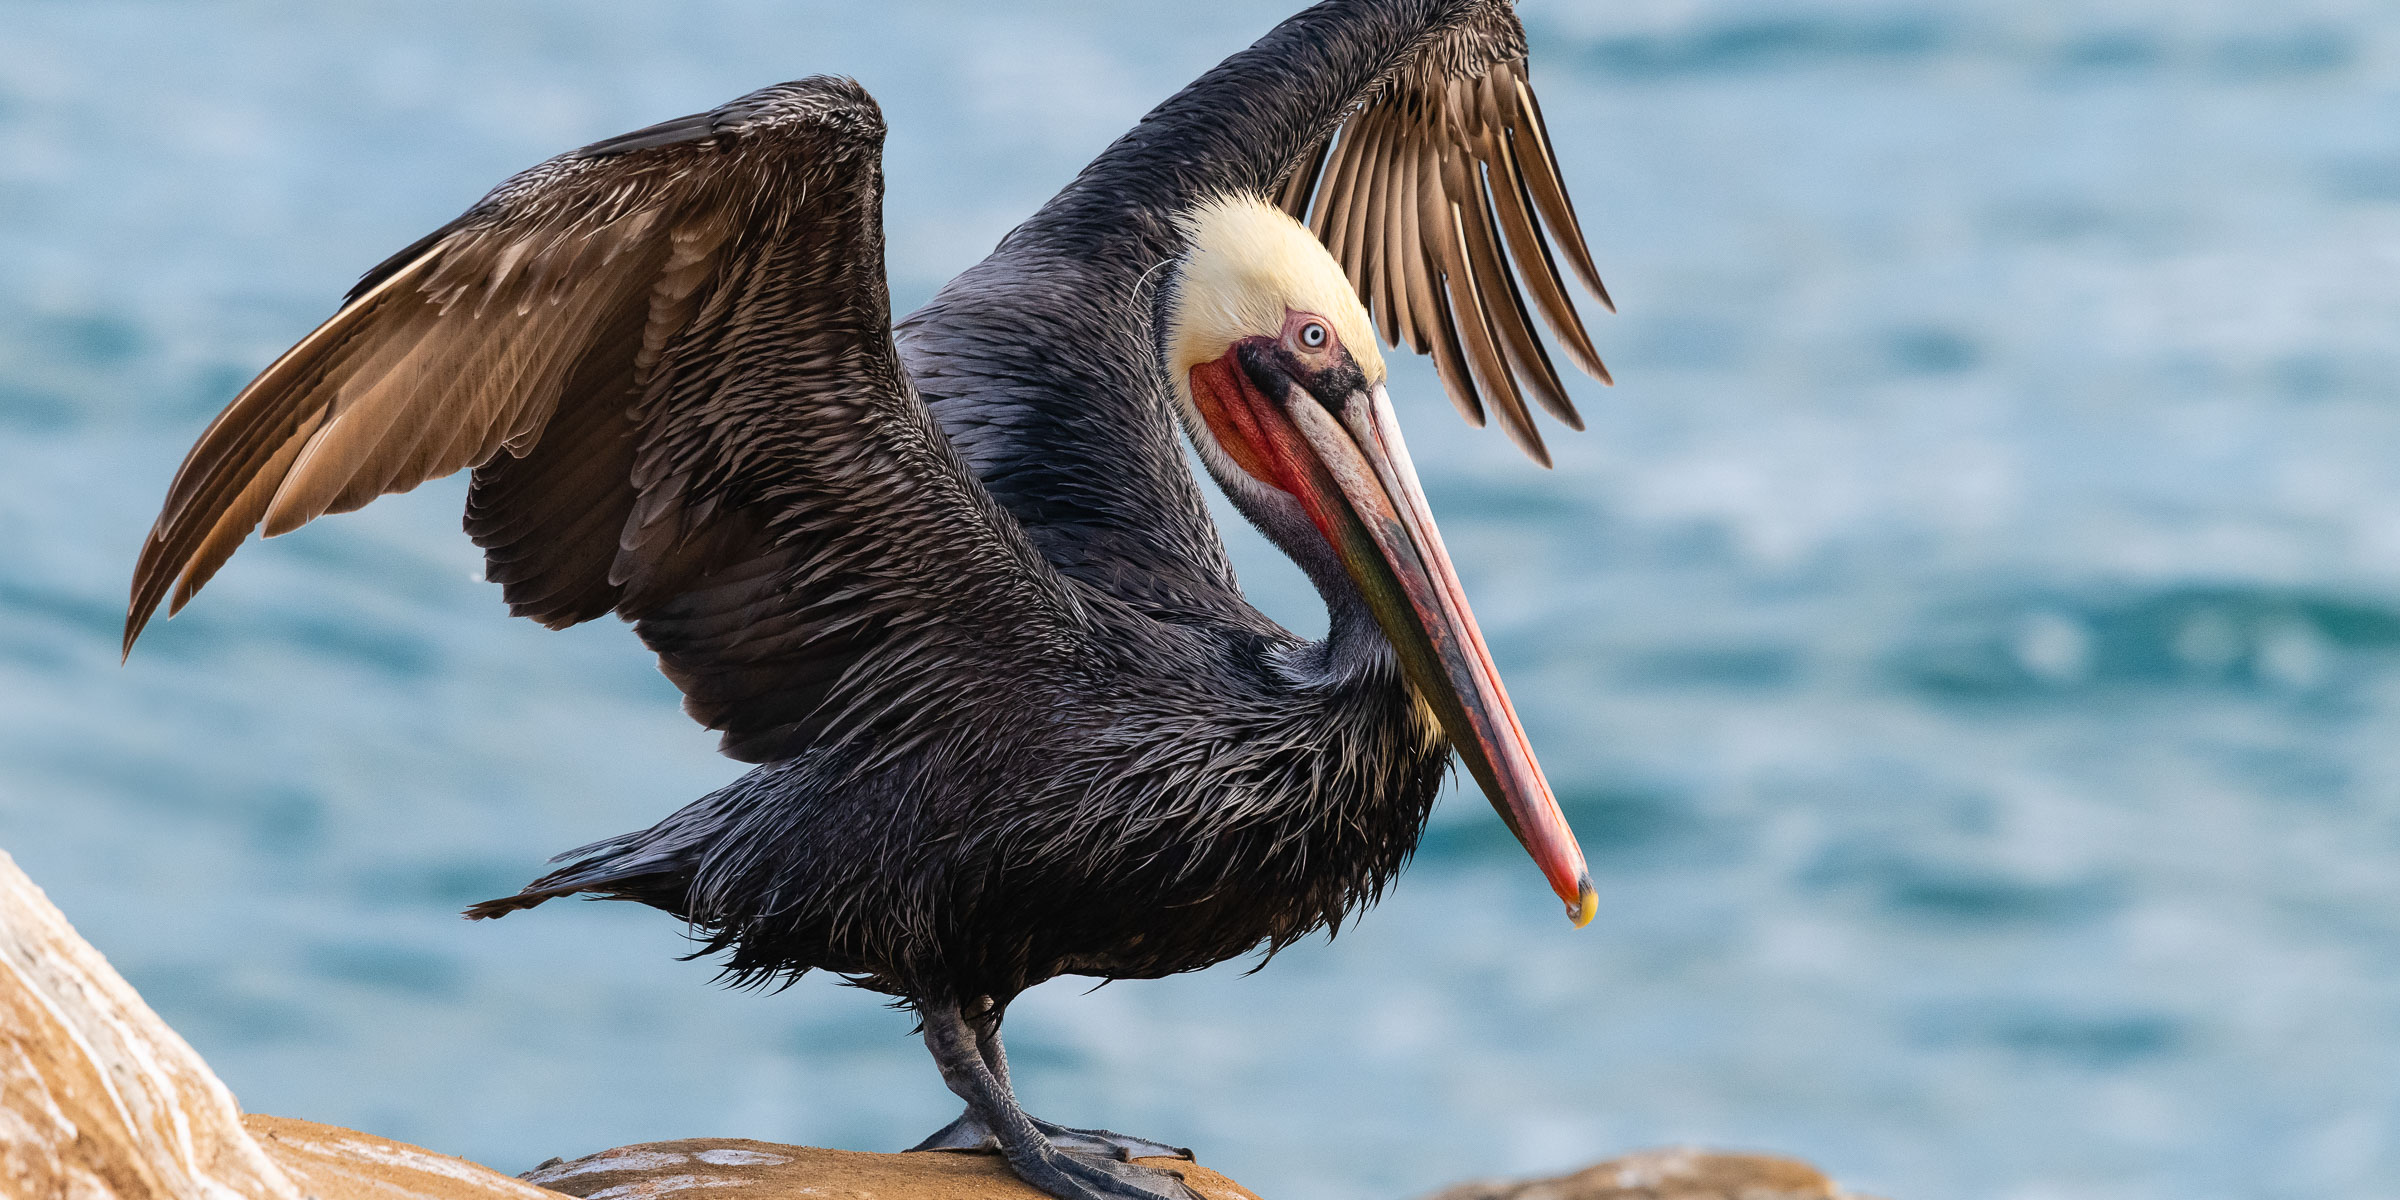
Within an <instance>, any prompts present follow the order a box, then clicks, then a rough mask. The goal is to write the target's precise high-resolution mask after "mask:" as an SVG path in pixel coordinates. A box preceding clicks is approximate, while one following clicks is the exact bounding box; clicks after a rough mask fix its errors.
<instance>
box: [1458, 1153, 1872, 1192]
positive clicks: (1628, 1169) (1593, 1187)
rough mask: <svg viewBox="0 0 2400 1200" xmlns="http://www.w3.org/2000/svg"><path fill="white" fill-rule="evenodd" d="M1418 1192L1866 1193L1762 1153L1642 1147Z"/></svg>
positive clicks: (1791, 1161) (1801, 1164)
mask: <svg viewBox="0 0 2400 1200" xmlns="http://www.w3.org/2000/svg"><path fill="white" fill-rule="evenodd" d="M1425 1200H1867V1198H1866V1197H1863V1196H1855V1197H1854V1196H1852V1195H1851V1193H1849V1192H1845V1191H1843V1190H1842V1189H1841V1188H1839V1187H1836V1186H1834V1182H1833V1181H1832V1180H1830V1179H1827V1178H1826V1177H1825V1176H1824V1174H1823V1173H1821V1172H1819V1171H1818V1170H1817V1169H1816V1168H1815V1167H1812V1166H1809V1165H1808V1164H1807V1163H1804V1162H1800V1161H1798V1160H1797V1159H1790V1158H1770V1157H1768V1156H1766V1155H1763V1154H1712V1153H1709V1152H1708V1151H1705V1150H1690V1149H1675V1150H1647V1151H1644V1152H1642V1153H1640V1154H1629V1155H1626V1156H1625V1157H1623V1158H1612V1159H1610V1160H1608V1161H1607V1162H1604V1163H1600V1164H1598V1165H1596V1166H1590V1167H1585V1168H1584V1169H1582V1170H1580V1171H1577V1172H1575V1173H1574V1174H1572V1175H1560V1176H1558V1177H1556V1178H1553V1179H1529V1180H1520V1181H1518V1182H1514V1183H1462V1184H1459V1185H1458V1186H1456V1187H1450V1188H1444V1189H1443V1190H1441V1191H1439V1192H1436V1193H1434V1194H1433V1195H1431V1196H1427V1197H1425Z"/></svg>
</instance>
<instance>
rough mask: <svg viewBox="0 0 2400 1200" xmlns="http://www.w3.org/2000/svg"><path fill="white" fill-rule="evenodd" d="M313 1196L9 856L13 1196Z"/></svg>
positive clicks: (1, 1150)
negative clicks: (298, 1184)
mask: <svg viewBox="0 0 2400 1200" xmlns="http://www.w3.org/2000/svg"><path fill="white" fill-rule="evenodd" d="M300 1195H301V1193H300V1189H299V1188H297V1187H295V1186H293V1183H292V1180H291V1178H290V1176H288V1175H286V1174H285V1173H284V1171H283V1169H282V1168H281V1167H279V1166H277V1165H276V1164H275V1162H274V1161H273V1160H272V1159H271V1158H269V1157H268V1155H267V1154H266V1152H265V1151H263V1150H261V1149H260V1148H259V1145H258V1143H257V1142H256V1141H254V1140H253V1139H252V1138H251V1136H250V1134H249V1133H248V1132H247V1131H245V1130H244V1129H243V1128H242V1114H241V1110H240V1109H237V1108H235V1107H234V1104H233V1094H232V1093H230V1092H228V1091H226V1090H225V1085H224V1084H222V1083H220V1082H218V1081H217V1076H216V1073H215V1072H213V1071H211V1070H209V1069H208V1064H207V1063H205V1062H202V1061H201V1060H200V1056H199V1055H198V1054H195V1053H193V1051H192V1048H191V1046H190V1045H189V1044H187V1043H186V1042H185V1041H184V1040H183V1039H182V1038H180V1037H177V1036H176V1035H175V1031H174V1030H172V1029H169V1028H167V1024H166V1022H164V1021H161V1020H159V1019H158V1014H157V1013H154V1012H151V1011H150V1006H149V1005H147V1004H144V1003H142V998H141V996H140V995H138V994H137V993H135V992H134V990H133V987H132V985H130V984H128V983H126V982H125V980H124V978H123V977H122V976H120V975H118V974H117V972H116V970H115V969H114V968H112V967H110V966H109V965H108V960H107V959H104V958H102V957H100V952H99V951H98V950H94V949H93V948H92V946H91V943H89V942H86V941H84V940H83V937H82V935H80V934H77V933H76V932H75V929H74V927H73V926H71V925H69V924H67V919H66V917H64V916H62V915H61V914H60V913H59V911H58V909H57V908H56V907H54V906H52V905H51V903H50V900H49V898H48V897H47V896H44V895H43V894H42V890H41V889H40V888H37V887H35V886H33V881H32V880H30V879H27V878H26V877H25V873H24V872H22V871H20V870H18V869H17V864H16V861H15V860H14V859H11V858H10V857H9V856H8V855H7V853H6V852H0V1196H8V1197H11V1198H12V1200H52V1198H56V1200H101V1198H103V1197H119V1198H121V1200H182V1198H183V1197H209V1198H210V1200H225V1198H229V1197H245V1198H249V1200H300Z"/></svg>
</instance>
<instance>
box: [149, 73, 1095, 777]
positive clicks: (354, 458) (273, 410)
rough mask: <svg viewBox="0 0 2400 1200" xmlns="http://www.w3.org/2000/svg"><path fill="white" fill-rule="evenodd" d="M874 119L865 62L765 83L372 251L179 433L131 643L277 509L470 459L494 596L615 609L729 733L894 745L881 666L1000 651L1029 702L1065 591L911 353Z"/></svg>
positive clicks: (902, 740)
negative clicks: (904, 351) (196, 437)
mask: <svg viewBox="0 0 2400 1200" xmlns="http://www.w3.org/2000/svg"><path fill="white" fill-rule="evenodd" d="M882 134H883V126H882V121H881V116H880V114H879V113H877V112H876V110H875V107H874V103H873V101H872V100H869V99H868V98H867V97H866V94H865V93H864V92H863V91H860V90H859V89H858V87H857V85H856V84H854V83H850V82H848V81H846V80H830V79H815V80H804V81H801V82H799V83H794V84H784V85H780V86H779V87H775V88H769V89H766V90H764V91H761V92H758V93H754V94H752V95H750V96H747V97H743V98H742V99H740V100H737V101H735V102H734V103H732V104H729V105H727V106H725V107H724V108H721V109H718V110H716V111H715V112H712V113H707V114H701V115H699V116H695V117H687V118H681V119H679V120H676V121H670V122H667V123H665V124H662V125H659V126H655V127H653V128H651V129H649V130H643V131H638V132H636V133H633V134H628V135H626V136H625V137H621V138H616V139H612V140H610V141H607V142H603V143H599V144H597V145H594V146H590V147H586V148H585V149H583V150H581V151H578V152H576V153H574V154H570V155H565V156H562V157H560V158H557V159H553V160H551V161H550V162H548V163H545V164H543V165H541V166H539V167H536V168H534V169H533V170H531V171H528V172H525V173H524V174H521V175H519V176H517V177H516V178H514V179H512V180H510V181H509V182H507V183H504V184H502V185H501V187H500V188H499V189H497V190H495V191H494V192H493V193H492V195H491V196H489V197H487V198H486V199H485V200H484V201H483V202H482V203H481V204H478V205H477V206H476V207H475V208H474V209H472V210H470V211H469V212H468V213H467V214H466V215H464V216H462V217H461V218H459V219H458V220H457V221H454V222H452V223H451V224H450V225H448V226H445V227H444V228H443V229H441V230H437V231H436V232H435V233H434V234H433V235H431V236H429V237H427V238H425V239H424V240H422V241H420V242H418V243H417V244H416V245H414V246H411V247H410V248H409V249H408V250H405V251H403V252H402V253H401V254H399V255H396V256H394V258H393V259H391V260H389V261H387V262H386V263H385V264H384V265H382V266H381V267H378V268H377V269H376V270H374V271H372V272H370V273H369V274H368V276H367V277H366V278H365V279H364V280H362V281H361V283H360V286H359V288H358V289H357V290H356V291H354V292H353V293H352V295H351V297H350V299H349V300H348V301H347V302H346V303H345V305H344V306H343V307H342V309H341V310H340V311H339V312H337V313H336V314H335V315H334V316H333V318H332V319H330V320H328V321H327V322H326V323H325V324H324V325H323V326H321V327H319V328H318V329H317V331H316V332H314V333H312V334H310V335H309V336H308V337H307V338H306V339H304V340H303V341H302V342H301V343H300V344H299V345H298V346H296V347H294V348H293V349H292V350H291V351H290V352H288V353H286V354H285V355H284V356H283V357H282V358H280V359H278V360H277V361H276V362H275V363H274V364H273V365H272V366H270V367H268V368H267V370H266V371H265V372H263V373H261V374H260V376H259V377H258V379H257V380H255V381H253V382H252V383H251V384H250V385H249V386H248V387H247V388H244V389H243V391H242V392H241V394H240V395H238V396H236V397H235V398H234V400H233V402H232V403H231V404H230V405H228V406H227V408H226V410H225V412H224V413H223V414H221V415H220V416H219V417H218V418H217V420H216V421H215V422H213V423H212V424H211V425H210V426H209V428H208V430H207V431H206V432H205V433H203V434H202V435H201V438H200V441H199V443H198V444H197V445H195V446H194V447H193V449H192V452H191V454H190V455H189V456H188V457H187V458H186V460H185V462H184V465H183V468H182V470H181V471H180V472H179V473H178V475H177V477H176V480H175V483H174V484H173V486H172V487H171V488H170V490H169V494H168V498H167V502H166V504H165V506H164V508H163V510H162V511H161V513H160V515H159V519H158V523H157V525H156V527H155V528H154V529H153V530H152V533H151V536H150V539H149V541H148V542H147V543H146V544H145V545H144V547H143V550H142V555H141V558H140V560H139V562H138V564H137V566H136V568H135V574H134V581H133V594H132V600H131V604H130V606H129V609H128V612H127V616H126V633H125V644H126V647H127V649H128V650H130V649H131V647H132V644H133V641H134V639H135V638H136V637H138V636H139V635H140V633H141V631H142V629H143V627H144V625H145V624H146V623H147V622H148V621H149V619H150V618H151V616H152V615H153V613H154V612H155V611H156V609H157V608H158V606H159V605H160V604H161V603H162V602H165V601H167V600H168V598H169V596H170V594H171V595H172V606H171V608H170V610H169V611H170V612H172V611H174V610H175V609H180V608H181V607H182V606H183V605H184V604H185V603H186V602H188V601H189V600H190V599H191V597H192V595H193V594H194V593H195V592H197V591H198V590H199V588H200V587H201V586H202V585H203V584H205V583H206V582H207V581H208V579H209V578H210V577H211V576H212V575H213V574H214V573H215V572H216V570H217V569H218V568H219V567H220V566H222V565H223V564H224V563H225V561H226V560H227V558H228V557H229V556H231V555H232V554H233V552H234V550H235V549H236V548H237V547H239V546H240V545H241V543H242V542H243V541H244V540H245V539H246V538H247V537H248V536H249V534H250V533H251V532H252V531H253V530H255V529H257V528H258V527H259V526H261V525H262V524H263V525H264V526H265V529H266V532H267V534H268V535H269V536H272V535H275V534H278V533H283V532H286V531H288V530H291V529H295V528H297V527H299V526H300V525H303V524H306V523H307V522H309V521H311V520H314V519H316V518H317V517H319V516H323V515H325V514H327V513H332V512H343V511H347V510H350V509H354V508H357V507H359V506H361V505H364V504H366V503H367V502H369V501H371V500H373V499H374V498H375V497H377V496H380V495H384V494H386V493H390V492H396V491H404V490H407V489H409V488H411V487H414V486H416V485H417V484H419V483H422V482H424V481H425V480H428V479H432V478H436V477H438V476H442V475H447V474H450V473H452V472H455V471H458V470H460V469H462V468H466V467H472V468H474V470H475V477H474V486H473V488H472V489H471V491H470V492H469V496H468V502H467V514H466V527H467V532H468V533H469V535H470V536H472V537H473V538H474V540H475V542H476V543H477V544H478V545H479V546H482V547H483V548H484V551H485V555H486V574H487V577H488V578H490V579H492V580H494V581H495V582H498V583H500V584H501V585H502V588H503V594H504V596H505V598H506V600H507V601H508V604H509V606H510V609H511V611H513V612H515V613H517V614H519V615H523V616H527V617H532V618H534V619H536V620H539V621H541V622H543V623H544V624H547V625H550V626H553V627H558V626H564V625H571V624H574V623H576V622H578V621H584V620H589V619H591V618H593V617H596V616H599V615H601V614H602V613H606V612H610V611H615V612H617V613H618V614H620V615H622V616H624V617H626V618H627V619H629V620H633V621H634V622H635V623H636V626H637V629H638V631H639V632H640V633H641V635H642V637H643V639H644V640H645V641H646V642H647V643H648V644H649V645H650V646H651V648H652V649H653V650H655V651H656V652H657V653H658V655H659V657H660V662H661V666H662V668H663V669H664V670H665V671H666V673H667V675H668V676H669V677H670V678H671V679H673V680H675V682H676V683H677V684H678V686H680V687H682V688H683V690H684V692H685V694H686V701H687V703H686V708H687V709H688V710H689V711H690V712H691V713H692V715H693V716H694V717H695V718H697V719H699V720H700V721H702V722H703V723H704V724H707V725H708V726H710V727H711V728H715V729H720V730H723V731H724V732H725V747H726V750H727V752H728V753H732V754H735V755H736V756H738V757H743V758H749V759H753V760H758V759H767V758H776V757H785V756H789V755H791V754H795V753H798V752H800V751H801V750H803V749H805V748H806V747H807V746H808V745H810V744H812V743H814V742H817V741H822V740H825V739H828V738H839V737H848V736H852V735H855V734H857V733H859V732H861V731H863V730H865V729H866V728H868V727H870V726H873V727H875V728H876V729H877V730H878V731H879V732H878V733H877V736H876V744H877V745H878V746H879V747H885V748H895V747H900V746H904V745H906V744H908V742H909V740H910V738H911V737H921V736H926V729H927V728H928V727H921V726H916V725H911V724H910V722H911V721H912V720H913V719H914V717H913V714H912V713H911V712H909V711H904V709H905V706H901V705H898V704H896V703H895V702H894V699H893V698H894V696H895V695H898V694H904V693H908V690H909V689H912V688H917V687H921V686H922V685H923V684H924V681H926V680H927V679H930V678H936V677H938V676H939V673H940V670H941V668H942V667H944V666H952V667H956V666H960V665H962V664H966V663H971V662H974V661H976V660H977V659H978V658H981V657H986V656H999V657H1000V658H1002V659H1004V660H1005V661H1007V662H1008V663H1010V664H1014V665H1016V666H1018V667H1019V669H1018V670H1017V671H1015V672H1014V673H1011V672H1008V671H1002V670H992V671H990V672H989V673H988V674H989V677H990V678H993V679H1005V680H1007V681H1008V682H1009V685H1010V688H1011V689H1012V695H1013V696H1014V701H1013V702H1021V701H1022V697H1023V694H1024V691H1023V689H1025V688H1026V687H1028V686H1032V683H1031V677H1030V676H1029V675H1028V673H1027V672H1026V671H1024V670H1023V669H1022V664H1023V663H1025V662H1039V663H1067V662H1069V661H1070V660H1071V659H1072V654H1071V653H1070V652H1071V650H1072V649H1073V646H1074V642H1073V638H1072V636H1071V635H1070V633H1069V632H1064V631H1066V630H1069V629H1071V628H1072V627H1074V621H1075V619H1076V614H1077V613H1078V612H1079V611H1080V610H1079V609H1078V608H1077V606H1076V603H1075V601H1073V599H1072V598H1070V597H1069V596H1067V595H1066V593H1064V592H1063V591H1062V590H1061V586H1062V585H1061V583H1060V581H1059V580H1058V578H1057V577H1056V575H1055V573H1054V572H1052V571H1051V569H1050V568H1049V566H1048V564H1046V563H1044V562H1042V561H1041V559H1040V557H1039V556H1038V555H1037V554H1036V553H1035V552H1034V550H1033V549H1032V547H1031V544H1030V542H1029V541H1028V540H1027V538H1026V537H1025V535H1024V532H1023V530H1022V529H1021V528H1019V527H1018V526H1017V525H1016V524H1015V522H1014V521H1013V519H1012V518H1010V517H1009V516H1007V514H1006V513H1005V512H1003V511H1001V510H1000V509H999V507H998V506H997V504H995V503H994V502H993V501H992V499H991V497H990V496H989V494H988V493H986V492H985V491H984V490H983V488H982V486H981V485H980V484H979V483H978V482H977V481H976V480H975V479H974V477H973V476H972V475H970V474H968V473H967V471H966V469H965V468H964V466H963V465H962V464H961V463H960V462H959V461H958V459H957V457H956V455H955V453H954V452H953V451H952V450H951V448H950V446H949V443H948V442H946V441H945V440H943V439H942V438H941V436H940V434H939V433H937V432H936V431H935V430H934V427H933V423H932V418H931V414H930V413H929V412H927V410H926V409H925V407H924V405H923V403H922V402H921V401H919V400H918V399H917V396H916V393H915V391H914V389H913V388H912V387H911V385H910V383H909V381H908V380H907V378H906V377H905V376H904V375H903V374H902V373H901V371H900V367H899V363H898V357H897V352H896V351H895V349H894V348H893V345H892V338H891V332H890V324H891V321H890V309H889V301H888V299H887V297H886V295H885V291H884V283H883V277H882V268H883V243H882V212H881V202H882V184H881V170H880V164H879V154H880V148H881V141H882ZM1020 641H1023V642H1026V643H1027V644H1023V645H1020V644H1018V643H1019V642H1020ZM895 689H897V691H895ZM951 690H952V691H954V692H955V693H957V694H959V695H960V697H961V698H962V702H963V701H964V697H965V693H966V692H967V691H970V690H971V688H970V687H957V688H953V689H951ZM994 702H995V703H997V702H999V700H998V699H995V700H994Z"/></svg>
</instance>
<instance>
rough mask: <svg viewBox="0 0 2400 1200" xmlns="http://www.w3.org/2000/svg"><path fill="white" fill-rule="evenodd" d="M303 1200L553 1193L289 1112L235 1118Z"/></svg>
mask: <svg viewBox="0 0 2400 1200" xmlns="http://www.w3.org/2000/svg"><path fill="white" fill-rule="evenodd" d="M242 1124H243V1125H244V1126H245V1127H246V1128H248V1129H249V1131H250V1133H251V1135H252V1136H254V1137H255V1138H257V1139H258V1144H259V1145H260V1146H262V1147H264V1148H265V1150H266V1152H267V1155H268V1156H269V1157H271V1158H273V1159H274V1160H275V1162H276V1163H277V1164H278V1165H280V1166H281V1167H282V1168H283V1170H284V1173H285V1174H287V1175H290V1176H291V1177H292V1179H293V1181H294V1182H296V1183H298V1184H299V1185H300V1189H301V1191H303V1192H305V1193H307V1195H308V1197H309V1200H559V1196H558V1193H556V1192H551V1191H545V1190H543V1189H541V1188H538V1187H535V1186H533V1185H532V1184H530V1183H527V1182H525V1181H524V1180H521V1179H517V1178H515V1177H513V1176H509V1175H503V1174H501V1173H500V1172H498V1171H495V1170H492V1169H491V1168H490V1167H485V1166H478V1165H476V1164H475V1163H471V1162H468V1161H467V1160H465V1159H463V1158H452V1157H450V1156H449V1155H447V1154H436V1153H434V1152H433V1151H431V1150H427V1149H425V1148H423V1147H421V1146H411V1145H409V1144H408V1143H406V1142H395V1141H393V1140H391V1139H390V1138H379V1137H376V1136H375V1135H374V1134H371V1133H360V1132H359V1131H357V1130H355V1129H344V1128H342V1127H341V1126H339V1125H319V1124H317V1123H316V1122H314V1121H300V1120H294V1119H293V1118H291V1117H268V1116H259V1115H255V1114H253V1115H251V1116H247V1117H244V1118H242Z"/></svg>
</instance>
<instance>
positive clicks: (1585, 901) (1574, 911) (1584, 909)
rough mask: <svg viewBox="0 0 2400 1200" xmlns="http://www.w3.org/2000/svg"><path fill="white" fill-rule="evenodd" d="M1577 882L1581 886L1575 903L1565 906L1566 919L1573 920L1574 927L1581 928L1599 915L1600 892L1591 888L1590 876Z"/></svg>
mask: <svg viewBox="0 0 2400 1200" xmlns="http://www.w3.org/2000/svg"><path fill="white" fill-rule="evenodd" d="M1578 882H1580V883H1581V884H1582V885H1583V886H1582V888H1580V889H1578V892H1577V895H1576V897H1575V903H1573V904H1570V905H1568V906H1567V919H1568V920H1570V921H1573V922H1575V928H1577V929H1581V928H1583V927H1584V926H1586V925H1589V924H1591V923H1592V918H1593V917H1596V916H1598V915H1600V893H1598V892H1595V891H1593V890H1592V881H1591V879H1590V877H1588V876H1587V877H1585V878H1583V879H1581V880H1579V881H1578Z"/></svg>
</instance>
